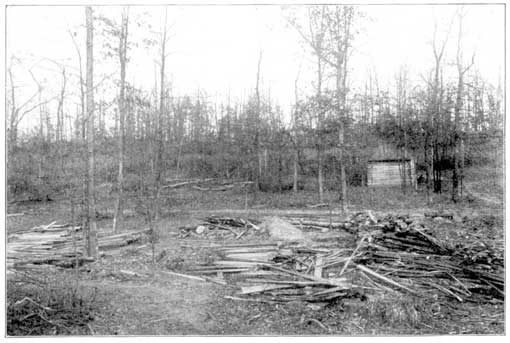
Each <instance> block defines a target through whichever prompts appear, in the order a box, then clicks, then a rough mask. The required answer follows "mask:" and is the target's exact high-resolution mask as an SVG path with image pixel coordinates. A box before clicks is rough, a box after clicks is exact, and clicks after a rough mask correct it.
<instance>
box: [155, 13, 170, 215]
mask: <svg viewBox="0 0 510 343" xmlns="http://www.w3.org/2000/svg"><path fill="white" fill-rule="evenodd" d="M166 25H167V8H166V7H165V22H164V28H163V36H162V39H161V68H160V70H159V73H160V75H159V76H160V91H159V111H158V122H157V134H156V136H157V145H158V146H157V155H156V170H155V172H156V175H155V178H154V179H155V189H154V191H155V194H156V196H155V220H157V219H158V218H159V215H160V204H159V202H160V201H159V198H160V189H161V177H162V174H163V150H164V149H163V115H164V112H165V61H166V39H167V38H166V37H167V28H166Z"/></svg>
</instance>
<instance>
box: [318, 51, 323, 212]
mask: <svg viewBox="0 0 510 343" xmlns="http://www.w3.org/2000/svg"><path fill="white" fill-rule="evenodd" d="M321 53H322V52H321V51H320V49H318V50H317V52H316V55H317V107H318V108H317V112H318V116H317V134H316V140H317V143H316V146H317V182H318V191H319V203H322V202H323V201H324V187H323V183H324V182H323V177H322V125H323V121H324V113H323V109H322V62H321V59H322V57H321Z"/></svg>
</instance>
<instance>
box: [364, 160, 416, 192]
mask: <svg viewBox="0 0 510 343" xmlns="http://www.w3.org/2000/svg"><path fill="white" fill-rule="evenodd" d="M402 169H403V164H402V163H401V162H377V161H375V162H369V163H368V175H367V176H368V177H367V179H368V180H367V181H368V186H401V185H402V180H403V170H402ZM405 170H406V174H405V178H406V183H408V184H409V181H411V184H412V186H413V187H414V186H415V185H416V172H415V167H414V161H413V160H411V161H409V162H406V163H405Z"/></svg>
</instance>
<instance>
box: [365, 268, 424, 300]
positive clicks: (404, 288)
mask: <svg viewBox="0 0 510 343" xmlns="http://www.w3.org/2000/svg"><path fill="white" fill-rule="evenodd" d="M356 268H358V269H359V270H361V271H363V272H365V273H367V274H370V275H372V276H374V277H376V278H378V279H380V280H382V281H385V282H386V283H389V284H390V285H393V286H395V287H398V288H401V289H403V290H406V291H408V292H409V293H411V294H414V295H418V293H417V292H415V291H413V290H412V289H410V288H407V287H406V286H403V285H401V284H399V283H398V282H396V281H393V280H391V279H389V278H387V277H385V276H383V275H381V274H379V273H376V272H374V271H373V270H371V269H369V268H367V267H365V266H363V265H361V264H358V265H356Z"/></svg>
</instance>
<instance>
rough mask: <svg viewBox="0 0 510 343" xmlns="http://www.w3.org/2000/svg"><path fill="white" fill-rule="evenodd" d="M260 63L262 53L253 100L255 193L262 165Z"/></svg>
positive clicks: (258, 186)
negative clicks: (255, 166) (254, 100)
mask: <svg viewBox="0 0 510 343" xmlns="http://www.w3.org/2000/svg"><path fill="white" fill-rule="evenodd" d="M261 63H262V51H261V52H260V54H259V60H258V63H257V81H256V84H255V99H256V101H257V103H256V106H257V108H256V110H255V112H256V117H255V141H254V150H255V156H256V157H257V158H256V163H257V170H256V172H255V180H254V181H255V193H257V192H258V191H259V189H260V177H261V174H262V165H261V161H260V142H259V140H260V137H259V125H260V123H259V121H260V114H261V113H260V112H261V106H260V89H259V86H260V64H261Z"/></svg>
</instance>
